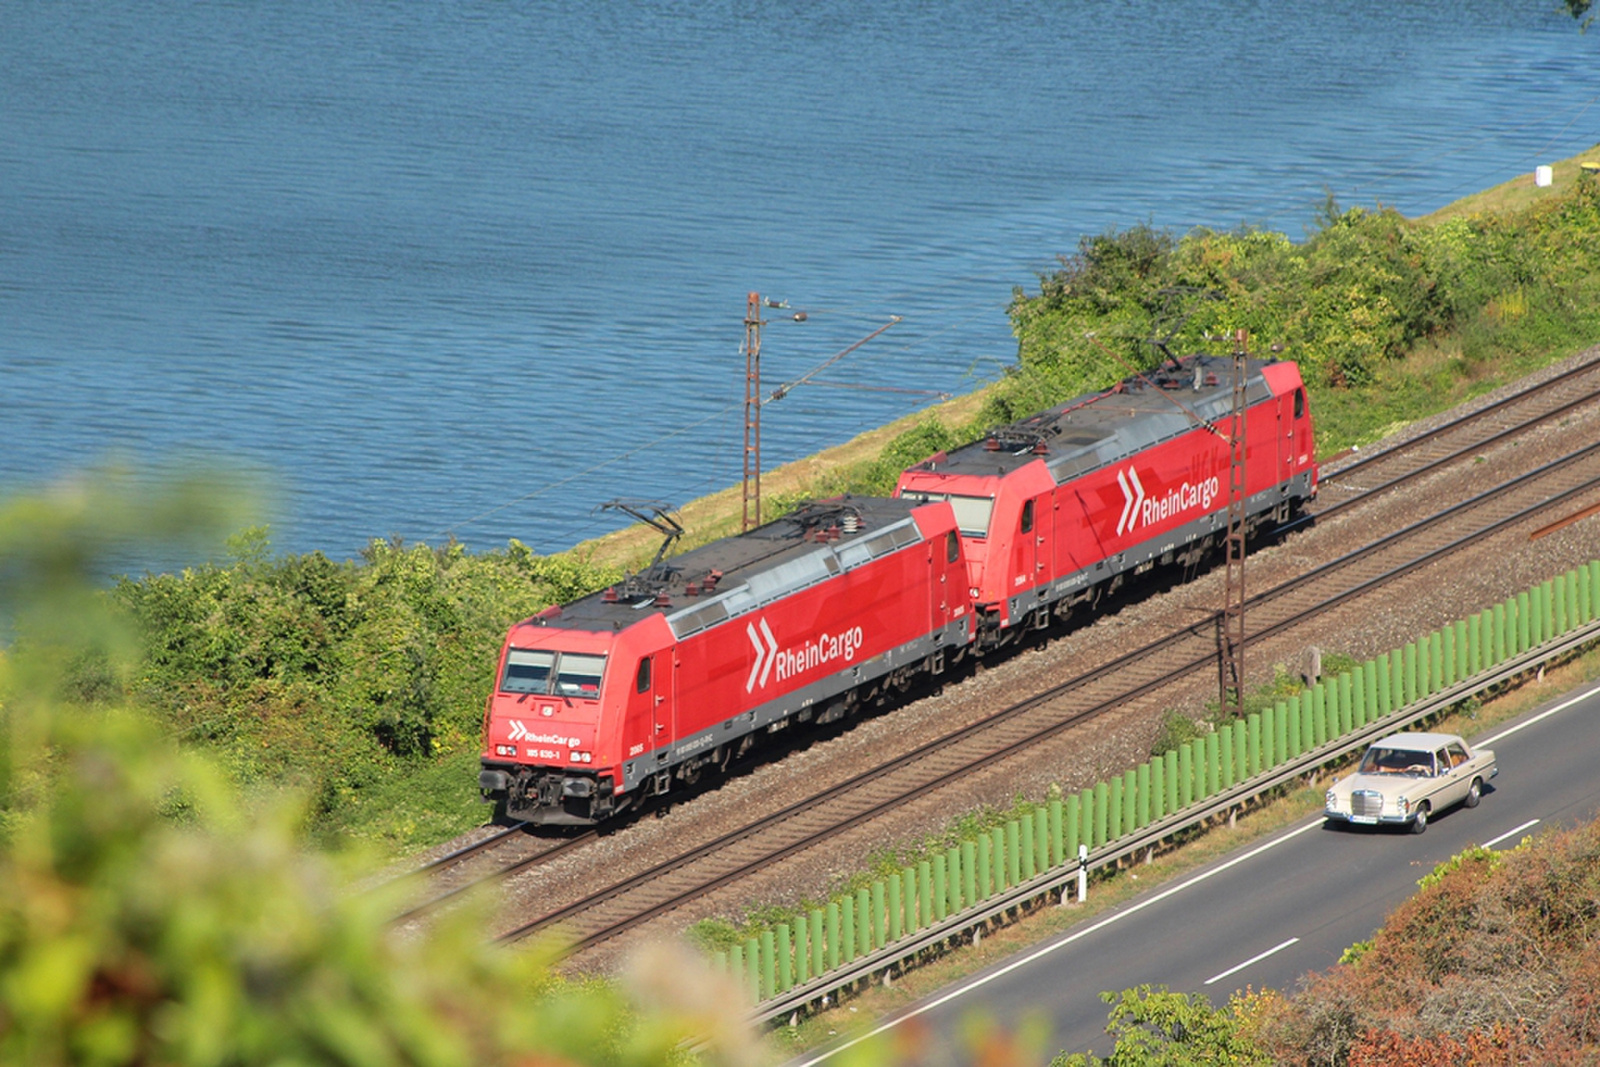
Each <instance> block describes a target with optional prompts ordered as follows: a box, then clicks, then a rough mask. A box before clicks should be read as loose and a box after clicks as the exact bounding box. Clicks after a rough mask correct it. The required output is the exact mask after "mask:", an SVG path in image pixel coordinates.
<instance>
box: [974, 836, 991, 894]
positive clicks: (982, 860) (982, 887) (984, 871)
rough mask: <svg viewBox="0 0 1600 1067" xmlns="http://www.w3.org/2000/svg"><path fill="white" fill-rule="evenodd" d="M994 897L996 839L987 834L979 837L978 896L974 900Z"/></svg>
mask: <svg viewBox="0 0 1600 1067" xmlns="http://www.w3.org/2000/svg"><path fill="white" fill-rule="evenodd" d="M993 895H994V838H992V837H990V836H989V835H988V834H987V833H984V834H979V835H978V895H977V896H976V897H974V898H973V899H974V900H975V901H976V900H988V899H989V898H990V897H991V896H993Z"/></svg>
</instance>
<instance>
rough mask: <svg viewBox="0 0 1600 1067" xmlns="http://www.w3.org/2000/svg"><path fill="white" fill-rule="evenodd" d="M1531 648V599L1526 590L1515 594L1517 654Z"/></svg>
mask: <svg viewBox="0 0 1600 1067" xmlns="http://www.w3.org/2000/svg"><path fill="white" fill-rule="evenodd" d="M1532 647H1533V598H1532V597H1530V596H1529V595H1528V593H1527V590H1523V591H1522V592H1520V593H1518V594H1517V652H1518V653H1519V654H1520V653H1523V652H1526V651H1528V649H1530V648H1532Z"/></svg>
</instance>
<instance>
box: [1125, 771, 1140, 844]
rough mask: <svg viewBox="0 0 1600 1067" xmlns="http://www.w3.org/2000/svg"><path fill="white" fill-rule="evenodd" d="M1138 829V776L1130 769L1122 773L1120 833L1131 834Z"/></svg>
mask: <svg viewBox="0 0 1600 1067" xmlns="http://www.w3.org/2000/svg"><path fill="white" fill-rule="evenodd" d="M1138 827H1139V775H1138V773H1137V772H1136V771H1135V770H1134V769H1133V768H1132V767H1129V768H1128V769H1127V770H1125V771H1123V772H1122V832H1123V833H1125V834H1131V833H1133V831H1134V830H1136V829H1138Z"/></svg>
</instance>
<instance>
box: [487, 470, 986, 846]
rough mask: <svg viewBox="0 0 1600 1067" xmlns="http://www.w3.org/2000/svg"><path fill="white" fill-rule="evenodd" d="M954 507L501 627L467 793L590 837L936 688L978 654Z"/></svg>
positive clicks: (792, 520) (864, 510) (737, 555)
mask: <svg viewBox="0 0 1600 1067" xmlns="http://www.w3.org/2000/svg"><path fill="white" fill-rule="evenodd" d="M966 583H967V567H966V562H965V560H964V559H963V558H962V555H961V539H960V537H959V536H958V535H957V533H956V526H955V517H954V515H953V514H952V512H951V510H950V506H949V505H948V504H936V505H919V504H916V503H914V502H912V501H907V500H890V499H873V498H851V497H842V498H839V499H837V500H832V501H827V502H824V503H820V504H814V505H810V506H808V507H805V508H802V509H800V510H798V511H796V512H795V513H794V514H791V515H789V516H787V517H785V518H782V519H779V520H777V521H776V522H770V523H767V524H766V525H764V526H761V527H758V528H757V529H754V530H751V531H749V532H747V533H744V534H741V535H740V536H738V537H729V538H724V539H723V540H721V541H716V542H713V543H712V544H709V545H705V546H703V547H701V548H697V549H694V550H692V551H690V552H686V553H684V554H683V555H681V556H677V557H674V558H673V559H671V560H670V561H667V562H663V561H662V560H661V558H660V555H659V554H658V556H657V561H656V562H655V563H654V564H653V565H652V566H651V567H650V568H649V569H647V570H646V571H644V572H642V573H641V574H640V575H638V576H636V577H634V578H632V579H630V580H629V581H627V582H625V583H623V584H622V585H619V586H614V587H612V588H610V589H607V590H605V591H604V592H600V593H593V594H591V595H589V596H586V597H584V598H583V599H581V600H578V601H576V602H574V603H571V604H567V605H563V606H561V607H556V608H548V609H546V610H545V611H543V612H541V613H540V614H539V615H537V616H535V617H534V618H531V619H527V620H525V621H523V622H520V623H518V624H517V625H515V626H513V627H512V628H511V632H510V633H509V634H508V635H507V637H506V642H505V647H504V649H503V650H502V652H501V656H500V674H499V682H498V684H497V685H496V687H495V691H494V692H493V693H492V694H491V695H490V697H489V706H488V709H487V711H486V713H485V716H484V733H485V741H484V753H483V770H482V772H481V773H480V774H479V776H478V785H479V787H480V788H481V789H482V790H483V792H484V794H485V796H486V798H489V799H493V800H494V801H496V803H497V804H502V805H503V808H504V815H505V817H507V818H510V819H521V820H526V821H528V822H533V823H552V824H567V825H584V824H589V823H594V822H599V821H601V820H604V819H606V818H609V817H611V816H613V815H615V814H618V813H620V812H622V811H623V810H625V809H627V808H628V807H631V806H632V805H633V804H634V803H635V802H636V801H637V800H639V799H642V798H644V797H648V796H652V795H656V794H660V793H665V792H666V791H667V790H668V789H669V788H670V787H671V785H672V783H673V782H674V781H675V780H676V781H680V782H683V783H685V784H692V783H693V782H694V781H696V780H697V779H698V778H699V776H700V774H701V773H702V772H703V771H705V770H707V769H709V768H716V769H722V768H725V767H726V766H727V764H728V762H729V761H730V760H732V759H733V758H735V757H736V756H738V755H741V754H742V753H744V752H745V751H746V750H747V749H749V748H750V746H751V745H752V744H753V743H754V742H755V741H756V740H757V739H758V738H759V737H760V736H761V735H763V734H766V733H773V732H776V731H778V730H781V729H783V728H784V727H786V726H788V725H790V724H791V723H793V722H809V721H812V720H815V721H817V722H832V721H835V720H837V719H840V718H843V717H844V716H845V715H846V714H847V713H848V712H849V711H851V710H852V709H853V708H854V707H856V706H857V705H859V704H861V703H864V702H868V701H872V700H882V699H885V698H886V697H887V695H888V694H890V693H891V692H893V691H895V690H901V691H903V690H904V689H905V688H907V687H908V686H909V685H910V683H911V681H912V679H913V678H914V677H915V675H916V674H918V673H919V672H931V673H939V672H941V671H943V670H944V668H945V657H946V652H947V651H948V650H950V649H952V648H954V649H962V648H964V647H965V646H966V645H967V644H968V643H969V642H970V641H971V640H972V636H973V631H972V613H971V608H970V605H969V603H968V599H967V595H966Z"/></svg>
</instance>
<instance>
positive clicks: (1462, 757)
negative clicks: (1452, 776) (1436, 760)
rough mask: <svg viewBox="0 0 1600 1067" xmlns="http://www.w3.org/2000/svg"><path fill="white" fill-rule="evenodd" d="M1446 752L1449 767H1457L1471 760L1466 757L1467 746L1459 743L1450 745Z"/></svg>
mask: <svg viewBox="0 0 1600 1067" xmlns="http://www.w3.org/2000/svg"><path fill="white" fill-rule="evenodd" d="M1447 751H1448V752H1449V753H1450V766H1452V767H1459V766H1461V765H1462V764H1463V763H1465V762H1467V760H1469V759H1471V757H1470V756H1468V755H1467V746H1466V745H1463V744H1462V743H1461V742H1459V741H1457V742H1455V743H1453V744H1452V745H1450V747H1449V749H1448V750H1447Z"/></svg>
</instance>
